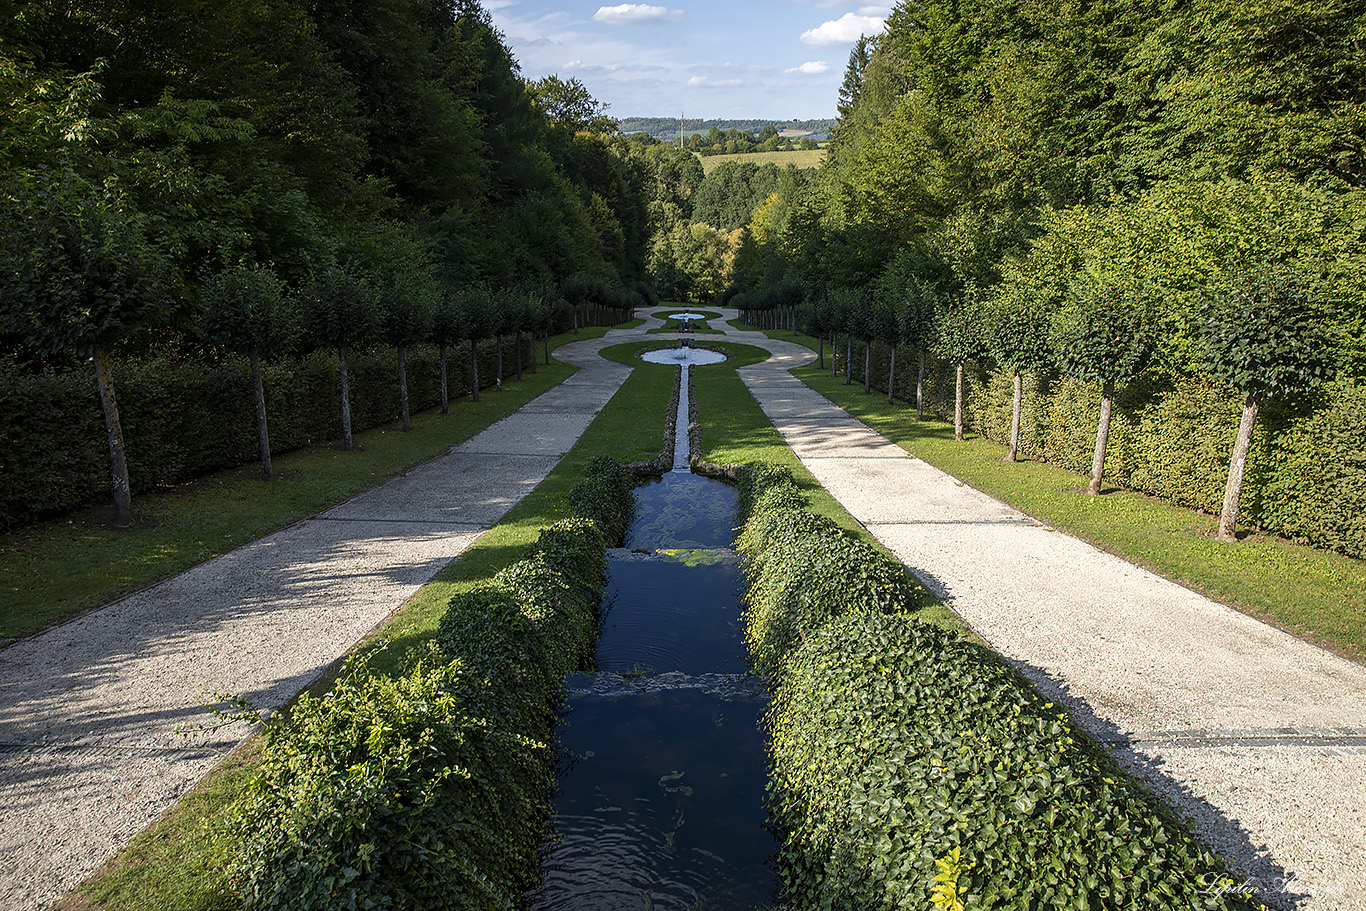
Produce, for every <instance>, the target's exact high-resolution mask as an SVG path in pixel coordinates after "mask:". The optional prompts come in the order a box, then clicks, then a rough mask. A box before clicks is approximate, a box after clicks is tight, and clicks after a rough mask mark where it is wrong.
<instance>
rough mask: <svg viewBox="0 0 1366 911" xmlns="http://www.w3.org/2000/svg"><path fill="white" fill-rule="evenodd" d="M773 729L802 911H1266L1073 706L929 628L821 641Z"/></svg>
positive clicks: (811, 646)
mask: <svg viewBox="0 0 1366 911" xmlns="http://www.w3.org/2000/svg"><path fill="white" fill-rule="evenodd" d="M767 728H768V731H769V735H770V738H771V747H770V749H771V756H772V766H773V777H772V783H771V785H770V787H771V793H772V794H773V798H772V800H771V804H770V806H771V812H772V813H773V816H774V819H775V822H776V823H777V828H778V830H779V831H780V833H781V835H782V838H783V846H782V848H781V853H780V860H779V865H780V869H781V870H782V872H783V877H784V882H785V885H786V888H787V894H788V897H789V900H790V901H791V902H792V903H793V904H794V905H795V906H796V907H797V908H802V909H817V908H820V909H826V908H858V909H863V911H872V909H889V911H890V909H895V908H911V907H930V906H931V905H930V903H931V902H932V901H935V902H936V903H937V904H939V906H940V907H943V908H968V909H971V908H993V909H1020V911H1025V909H1031V911H1032V909H1038V908H1086V909H1101V908H1113V909H1119V908H1151V909H1171V911H1176V909H1181V911H1188V909H1195V908H1199V909H1215V908H1238V907H1255V904H1254V903H1253V902H1251V901H1249V900H1248V899H1247V897H1245V896H1242V895H1238V894H1235V893H1233V892H1230V893H1227V894H1220V893H1219V890H1217V889H1213V888H1211V887H1213V886H1216V885H1219V886H1224V887H1230V888H1232V887H1233V886H1234V881H1233V880H1232V879H1231V878H1230V877H1229V875H1228V873H1227V871H1226V869H1225V868H1224V866H1223V864H1222V862H1221V861H1220V860H1219V859H1218V858H1217V857H1215V856H1214V855H1213V854H1212V853H1211V852H1210V851H1209V850H1208V849H1206V848H1204V847H1202V846H1201V845H1199V844H1198V843H1197V842H1195V841H1194V840H1193V839H1192V838H1191V836H1190V835H1189V834H1188V833H1187V832H1185V831H1184V830H1183V829H1182V827H1181V826H1180V824H1179V823H1178V822H1177V821H1176V820H1175V819H1174V818H1173V817H1172V816H1171V814H1170V813H1168V812H1167V811H1166V810H1165V809H1163V808H1162V807H1161V806H1160V805H1159V804H1158V803H1157V801H1156V800H1155V799H1154V798H1153V797H1152V796H1151V795H1150V794H1149V793H1148V791H1147V790H1146V789H1145V788H1144V787H1143V786H1141V785H1139V784H1138V783H1136V782H1135V781H1134V780H1133V779H1131V778H1129V777H1128V776H1127V775H1125V774H1124V772H1123V771H1122V770H1121V769H1120V768H1119V767H1118V766H1117V765H1116V764H1115V763H1114V762H1113V761H1112V760H1110V759H1109V758H1108V757H1107V756H1105V755H1104V754H1103V753H1102V752H1101V751H1100V750H1099V749H1097V748H1096V747H1095V746H1093V745H1092V744H1091V743H1090V742H1089V740H1088V739H1087V738H1086V736H1085V735H1084V734H1082V733H1080V732H1079V731H1078V730H1077V729H1076V728H1075V727H1074V725H1073V724H1072V723H1071V721H1070V720H1069V718H1068V717H1067V715H1066V714H1065V713H1063V712H1061V711H1059V710H1058V708H1057V707H1056V706H1054V705H1053V704H1051V703H1048V702H1045V701H1044V700H1043V698H1042V697H1041V696H1039V694H1038V693H1037V692H1035V691H1034V690H1033V689H1032V688H1031V687H1030V686H1029V685H1028V684H1027V683H1025V682H1024V681H1022V680H1021V679H1019V677H1018V676H1017V675H1016V674H1015V673H1014V672H1013V671H1011V670H1010V669H1008V668H1006V667H1005V666H1004V665H1003V664H1001V663H1000V662H999V661H998V660H996V659H994V657H993V656H991V655H989V654H987V653H986V652H985V650H984V649H982V648H981V647H979V646H976V645H974V644H972V643H970V642H967V641H965V640H964V639H962V638H961V637H959V636H957V635H955V634H952V633H947V632H945V631H943V630H939V629H936V628H934V627H931V626H929V625H928V624H924V623H921V622H918V621H917V620H915V619H914V618H910V617H904V616H898V615H886V614H878V613H868V614H860V615H857V616H853V617H844V618H839V619H836V620H834V621H832V622H831V623H829V624H827V625H825V626H824V627H822V628H821V629H819V630H817V631H814V632H813V633H812V634H811V636H810V637H808V638H807V639H806V641H804V642H803V643H802V644H801V645H800V647H799V648H797V650H796V651H795V652H794V653H793V654H792V655H791V656H790V658H789V659H788V661H787V662H786V666H785V673H784V680H783V685H782V686H781V687H780V688H779V690H778V692H777V694H776V695H775V698H774V701H773V703H772V705H771V706H770V709H769V712H768V715H767Z"/></svg>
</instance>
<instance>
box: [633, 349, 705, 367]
mask: <svg viewBox="0 0 1366 911" xmlns="http://www.w3.org/2000/svg"><path fill="white" fill-rule="evenodd" d="M640 358H641V360H644V361H649V362H650V363H651V364H673V365H674V366H676V367H700V366H703V365H704V364H719V363H721V362H722V361H724V360H725V359H726V355H724V354H722V353H721V352H719V351H708V350H707V349H706V348H661V349H660V350H658V351H647V352H645V353H644V354H642V355H641V356H640Z"/></svg>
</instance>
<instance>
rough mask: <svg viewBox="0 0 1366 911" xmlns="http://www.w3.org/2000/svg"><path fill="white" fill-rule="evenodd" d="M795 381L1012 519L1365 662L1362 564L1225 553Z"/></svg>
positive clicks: (986, 446) (1278, 553)
mask: <svg viewBox="0 0 1366 911" xmlns="http://www.w3.org/2000/svg"><path fill="white" fill-rule="evenodd" d="M769 335H770V336H772V337H774V338H782V339H784V340H788V341H797V342H800V343H802V344H805V345H807V346H808V347H810V348H812V349H813V350H814V349H815V347H816V344H817V342H816V339H814V338H812V337H810V336H799V337H797V338H793V337H792V335H791V333H789V332H782V333H778V332H772V333H769ZM826 348H827V356H828V354H829V351H828V348H829V346H828V345H827V346H826ZM794 373H795V374H796V375H797V376H798V377H800V378H801V379H802V381H803V382H805V383H806V384H807V385H808V386H810V387H811V388H813V389H815V390H817V391H818V392H820V393H821V394H823V395H825V397H826V398H828V399H830V400H831V401H832V402H834V403H836V404H837V405H839V406H840V407H842V408H844V409H845V410H846V411H848V412H849V413H850V414H852V415H854V416H855V417H857V418H858V419H859V420H861V421H863V422H864V423H865V424H867V425H868V426H870V427H872V428H874V429H875V430H877V431H878V432H880V433H882V434H883V435H884V436H886V437H887V438H888V439H890V440H892V441H894V442H895V443H897V444H898V445H900V446H901V447H903V448H904V449H906V450H907V451H908V452H910V453H912V454H913V455H915V456H918V457H919V458H921V459H923V460H924V461H926V462H928V463H929V464H931V465H933V466H934V467H936V468H938V469H940V470H941V471H944V472H946V473H948V474H951V475H953V476H954V477H955V478H958V479H959V480H961V481H964V482H965V483H967V484H969V485H971V486H973V487H975V488H977V489H978V490H981V491H983V492H984V493H987V494H989V495H991V496H993V497H995V498H997V499H999V500H1002V501H1004V502H1006V503H1009V504H1010V505H1012V506H1014V507H1015V508H1016V509H1019V510H1020V511H1021V512H1024V513H1027V514H1028V515H1030V516H1033V517H1034V518H1036V519H1038V520H1040V521H1042V522H1044V523H1046V524H1047V525H1050V526H1052V527H1054V528H1057V529H1060V530H1062V531H1065V532H1067V533H1068V534H1072V535H1075V536H1076V537H1078V538H1081V539H1083V540H1085V541H1088V542H1090V543H1091V544H1093V545H1095V546H1096V547H1099V548H1101V549H1102V550H1106V551H1109V552H1110V553H1113V554H1116V555H1118V556H1120V557H1123V558H1124V559H1126V560H1129V561H1130V562H1132V563H1136V564H1138V565H1139V566H1143V567H1145V568H1147V569H1150V570H1152V571H1153V572H1155V573H1158V574H1159V575H1162V576H1165V577H1167V578H1168V579H1172V580H1173V581H1176V582H1179V583H1181V584H1182V585H1185V586H1187V587H1188V588H1192V589H1194V590H1196V591H1198V592H1201V593H1202V594H1204V595H1206V596H1208V597H1210V598H1211V599H1213V600H1215V601H1219V602H1221V603H1224V604H1227V605H1229V606H1230V607H1234V608H1237V609H1238V610H1240V611H1242V612H1244V613H1246V614H1249V615H1251V616H1254V617H1257V618H1258V619H1261V620H1265V621H1266V622H1268V623H1271V624H1273V625H1275V626H1278V627H1280V628H1281V629H1284V630H1286V631H1287V632H1290V633H1293V634H1294V635H1297V636H1299V637H1301V638H1303V639H1305V640H1307V641H1309V642H1313V643H1315V644H1317V645H1321V646H1323V647H1324V648H1327V649H1329V650H1331V651H1334V652H1337V653H1338V654H1340V655H1343V656H1344V657H1347V658H1351V659H1353V660H1356V661H1366V610H1362V606H1363V605H1366V561H1362V560H1355V559H1353V558H1351V557H1345V556H1342V555H1341V554H1335V553H1331V552H1328V551H1323V550H1318V549H1315V548H1312V547H1307V546H1304V545H1300V544H1295V543H1293V542H1291V541H1287V540H1285V539H1283V538H1279V537H1276V536H1274V535H1256V534H1248V535H1245V536H1243V538H1242V540H1240V541H1239V542H1238V543H1236V544H1226V543H1223V542H1220V541H1217V540H1215V538H1214V533H1215V530H1216V526H1217V525H1218V519H1217V517H1214V516H1204V515H1200V514H1199V513H1197V512H1195V511H1193V510H1189V509H1184V508H1182V507H1179V506H1173V505H1172V504H1171V503H1169V502H1167V501H1165V500H1159V499H1157V498H1154V497H1150V496H1147V495H1145V494H1141V493H1137V492H1134V491H1128V490H1118V489H1115V488H1113V487H1111V488H1108V489H1107V490H1106V491H1105V492H1104V493H1102V494H1101V495H1100V496H1095V497H1093V496H1089V495H1088V494H1087V493H1086V479H1085V478H1084V477H1082V476H1081V475H1079V474H1075V473H1073V472H1070V471H1067V470H1065V469H1062V468H1058V467H1056V466H1053V465H1045V464H1042V463H1039V462H1030V461H1021V462H1017V463H1014V464H1009V463H1006V462H1003V461H1002V459H1003V457H1004V455H1005V447H1004V446H1002V445H1000V444H998V443H994V442H992V441H990V440H987V439H985V438H983V437H980V436H978V435H975V434H971V433H969V434H968V437H969V438H968V439H966V440H964V441H963V442H962V443H956V442H954V439H953V425H952V423H946V422H944V421H939V420H926V421H922V422H919V423H917V422H916V421H915V420H914V416H915V410H914V408H913V407H908V405H907V404H906V403H904V402H897V403H896V404H895V405H888V404H887V395H886V393H885V392H884V393H878V392H874V393H873V394H872V395H864V394H863V386H862V383H861V382H858V381H856V382H855V383H854V384H853V385H850V386H846V385H844V380H843V377H840V378H832V377H831V376H830V371H829V369H828V368H827V369H825V370H822V369H820V368H819V367H817V366H816V365H814V364H813V365H811V366H808V367H803V368H800V369H798V370H796V371H794Z"/></svg>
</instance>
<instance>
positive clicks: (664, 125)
mask: <svg viewBox="0 0 1366 911" xmlns="http://www.w3.org/2000/svg"><path fill="white" fill-rule="evenodd" d="M620 123H621V131H622V132H623V133H649V134H650V135H651V136H653V137H654V138H656V139H660V140H663V141H665V142H676V141H678V118H677V117H623V118H621V121H620ZM837 123H839V121H837V120H691V119H689V120H685V121H683V126H684V131H685V132H686V133H687V134H689V135H691V134H693V133H697V134H700V135H706V134H707V133H709V132H711V130H712V128H715V129H717V130H720V131H721V132H722V133H725V132H727V131H729V130H739V131H741V132H744V133H753V134H756V135H757V134H759V133H761V132H763V130H764V128H765V127H773V129H775V130H777V131H778V132H779V133H780V134H782V135H784V136H794V137H796V136H800V135H802V134H807V133H809V134H811V138H813V139H826V138H828V137H829V136H830V131H831V130H833V129H834V128H835V124H837Z"/></svg>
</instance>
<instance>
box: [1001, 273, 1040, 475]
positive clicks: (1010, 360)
mask: <svg viewBox="0 0 1366 911" xmlns="http://www.w3.org/2000/svg"><path fill="white" fill-rule="evenodd" d="M984 316H985V321H986V325H985V327H984V328H985V330H986V333H987V349H988V351H989V352H990V353H991V356H992V358H993V359H994V360H995V361H996V362H997V363H998V364H1000V365H1001V366H1002V367H1005V368H1006V369H1007V370H1009V371H1010V372H1011V375H1012V381H1013V383H1012V385H1013V387H1014V394H1013V399H1012V402H1011V408H1010V445H1009V447H1008V448H1007V449H1006V456H1005V461H1007V462H1014V461H1015V459H1016V456H1017V454H1018V453H1019V450H1020V417H1021V412H1022V411H1023V409H1024V374H1025V373H1029V372H1033V371H1038V370H1043V369H1045V368H1046V367H1048V366H1049V365H1050V364H1051V363H1052V353H1051V351H1050V350H1049V347H1048V329H1049V326H1048V314H1047V312H1046V311H1044V309H1043V308H1042V307H1041V306H1039V304H1038V303H1037V302H1036V301H1033V300H1030V299H1029V298H1027V297H1025V296H1024V295H1021V294H1012V293H1009V292H1008V291H1002V293H999V294H997V295H996V296H995V298H994V299H993V300H992V302H991V305H990V307H989V308H988V310H987V313H986V314H984Z"/></svg>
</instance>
